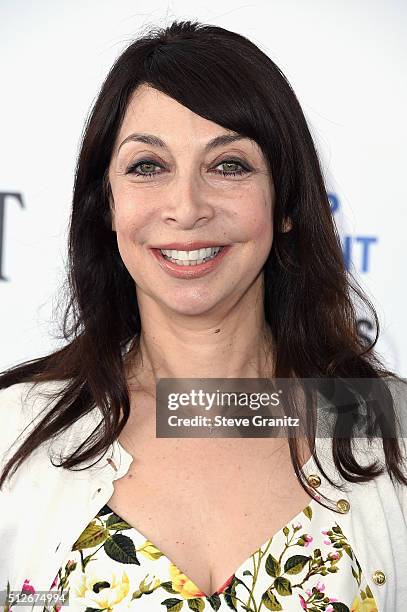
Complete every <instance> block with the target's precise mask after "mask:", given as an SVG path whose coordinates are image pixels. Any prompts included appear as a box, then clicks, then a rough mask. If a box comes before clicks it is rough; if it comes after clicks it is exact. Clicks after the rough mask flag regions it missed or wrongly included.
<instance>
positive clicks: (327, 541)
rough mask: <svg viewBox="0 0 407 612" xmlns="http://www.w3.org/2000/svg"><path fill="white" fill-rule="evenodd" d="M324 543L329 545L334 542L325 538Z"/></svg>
mask: <svg viewBox="0 0 407 612" xmlns="http://www.w3.org/2000/svg"><path fill="white" fill-rule="evenodd" d="M324 544H326V545H327V546H330V545H331V544H332V542H331V540H324Z"/></svg>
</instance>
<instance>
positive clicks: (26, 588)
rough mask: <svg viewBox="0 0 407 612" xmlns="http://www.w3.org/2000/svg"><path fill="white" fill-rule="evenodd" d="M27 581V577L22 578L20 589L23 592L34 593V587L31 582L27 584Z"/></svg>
mask: <svg viewBox="0 0 407 612" xmlns="http://www.w3.org/2000/svg"><path fill="white" fill-rule="evenodd" d="M29 582H30V581H29V579H28V578H26V579H25V580H24V584H23V587H22V589H21V590H22V591H23V592H24V593H35V589H34V587H33V586H32V584H29Z"/></svg>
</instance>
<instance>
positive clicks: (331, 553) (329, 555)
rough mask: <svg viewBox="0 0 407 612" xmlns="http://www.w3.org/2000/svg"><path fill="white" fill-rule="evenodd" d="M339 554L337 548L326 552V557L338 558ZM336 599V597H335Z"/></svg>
mask: <svg viewBox="0 0 407 612" xmlns="http://www.w3.org/2000/svg"><path fill="white" fill-rule="evenodd" d="M339 557H340V555H339V553H338V551H337V550H335V552H330V553H328V559H339ZM335 601H336V599H335Z"/></svg>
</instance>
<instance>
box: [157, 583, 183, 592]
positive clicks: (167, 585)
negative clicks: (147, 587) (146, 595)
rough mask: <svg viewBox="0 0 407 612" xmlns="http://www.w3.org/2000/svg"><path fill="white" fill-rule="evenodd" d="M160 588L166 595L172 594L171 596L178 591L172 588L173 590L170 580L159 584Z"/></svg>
mask: <svg viewBox="0 0 407 612" xmlns="http://www.w3.org/2000/svg"><path fill="white" fill-rule="evenodd" d="M160 586H161V587H162V588H163V589H164V590H165V591H167V593H173V594H175V593H179V591H177V590H176V589H174V588H173V586H172V582H171V580H168V581H167V582H162V583H161V584H160Z"/></svg>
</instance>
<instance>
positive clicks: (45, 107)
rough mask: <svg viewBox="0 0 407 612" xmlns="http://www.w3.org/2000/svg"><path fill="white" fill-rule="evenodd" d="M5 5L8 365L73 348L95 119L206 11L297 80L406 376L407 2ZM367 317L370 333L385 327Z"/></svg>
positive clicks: (1, 116)
mask: <svg viewBox="0 0 407 612" xmlns="http://www.w3.org/2000/svg"><path fill="white" fill-rule="evenodd" d="M145 7H146V8H144V6H143V3H139V2H136V1H134V0H120V1H114V0H76V1H73V0H70V1H68V0H65V1H63V0H60V1H59V2H55V0H37V1H36V2H31V0H12V1H11V0H9V1H8V2H7V0H3V2H1V3H0V28H1V36H0V57H1V61H0V80H1V97H0V134H1V146H0V247H1V251H0V275H1V276H0V317H1V318H0V325H1V328H0V334H1V336H0V337H1V346H0V370H3V369H5V368H6V367H9V366H11V365H14V364H16V363H18V362H20V361H23V360H27V359H31V358H34V357H37V356H40V355H45V354H46V353H47V352H48V351H50V350H51V349H53V348H56V347H57V346H59V345H60V342H59V341H57V340H56V339H55V338H54V337H53V333H54V332H55V330H56V327H55V322H54V321H53V307H54V306H55V304H56V299H57V298H58V293H57V290H58V288H59V287H60V283H61V279H62V277H63V274H64V266H65V261H66V241H67V223H68V218H69V211H70V200H71V194H72V186H73V176H74V164H75V158H76V155H77V152H78V146H79V141H80V136H81V132H82V128H83V124H84V121H85V118H86V116H87V113H88V111H89V109H90V106H91V104H92V102H93V100H94V98H95V96H96V95H97V92H98V90H99V88H100V86H101V83H102V81H103V79H104V77H105V75H106V73H107V71H108V69H109V68H110V66H111V64H112V63H113V61H114V60H115V58H116V57H117V56H118V55H119V54H120V53H121V51H122V50H123V49H124V48H125V47H126V46H127V45H128V43H129V42H130V41H131V40H132V39H133V38H134V37H135V36H137V34H138V33H139V30H140V28H141V27H145V26H148V25H167V24H168V23H170V22H171V21H172V20H173V19H174V18H177V19H198V20H199V21H203V22H206V23H211V24H215V25H220V26H222V27H225V28H227V29H230V30H234V31H237V32H239V33H241V34H243V35H245V36H247V37H248V38H250V39H251V40H252V41H253V42H255V43H256V44H257V45H258V46H260V48H261V49H262V50H263V51H264V52H266V53H267V54H268V55H269V56H270V57H271V58H272V59H273V60H274V61H275V62H276V63H277V64H278V66H279V67H280V68H281V69H282V70H283V72H284V73H285V75H286V76H287V78H288V79H289V81H290V83H291V85H292V86H293V88H294V90H295V92H296V94H297V96H298V98H299V100H300V102H301V104H302V107H303V110H304V112H305V115H306V117H307V119H308V122H309V125H310V128H311V131H312V134H313V136H314V138H315V141H316V144H317V147H318V150H319V152H320V154H321V157H322V162H323V167H324V172H325V176H326V182H327V187H328V191H329V194H330V200H331V204H332V207H333V211H334V212H333V214H334V216H335V219H336V222H337V225H338V228H339V230H340V233H341V237H342V243H343V249H344V252H345V254H346V257H347V259H348V261H349V265H350V266H351V269H352V271H354V273H355V274H356V275H357V278H358V279H359V281H360V283H361V284H362V286H363V287H364V289H365V290H366V291H367V293H368V296H369V297H370V298H371V300H372V301H373V304H374V305H375V307H376V309H377V312H378V315H379V319H380V322H381V326H382V334H381V337H380V339H379V342H378V344H377V348H378V350H379V353H380V354H381V355H382V356H383V358H384V359H385V363H386V365H387V366H389V367H390V368H392V369H395V370H396V371H397V372H398V373H399V374H401V375H402V376H406V375H407V328H406V325H405V297H406V288H405V283H406V274H405V266H406V257H405V255H404V249H405V248H406V246H405V245H406V244H407V242H406V240H405V234H406V232H407V222H406V220H407V198H406V192H407V182H406V178H405V174H406V167H407V166H406V161H407V159H406V158H407V156H406V143H407V130H406V119H405V116H406V110H405V109H406V108H407V84H406V78H405V74H406V72H407V36H406V35H405V34H406V25H407V3H406V2H405V1H404V0H386V2H384V1H383V0H330V1H329V2H326V0H312V2H310V1H305V0H263V1H253V2H250V3H243V2H241V3H237V4H232V7H231V8H230V7H228V8H227V9H226V10H223V7H222V3H218V2H205V3H202V2H195V3H193V4H192V6H191V2H187V1H172V2H168V1H167V2H161V1H158V0H150V2H148V3H147V4H146V5H145ZM369 324H370V323H369V321H367V322H365V323H364V324H363V333H365V334H366V335H367V336H371V335H372V332H371V331H370V329H369Z"/></svg>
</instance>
